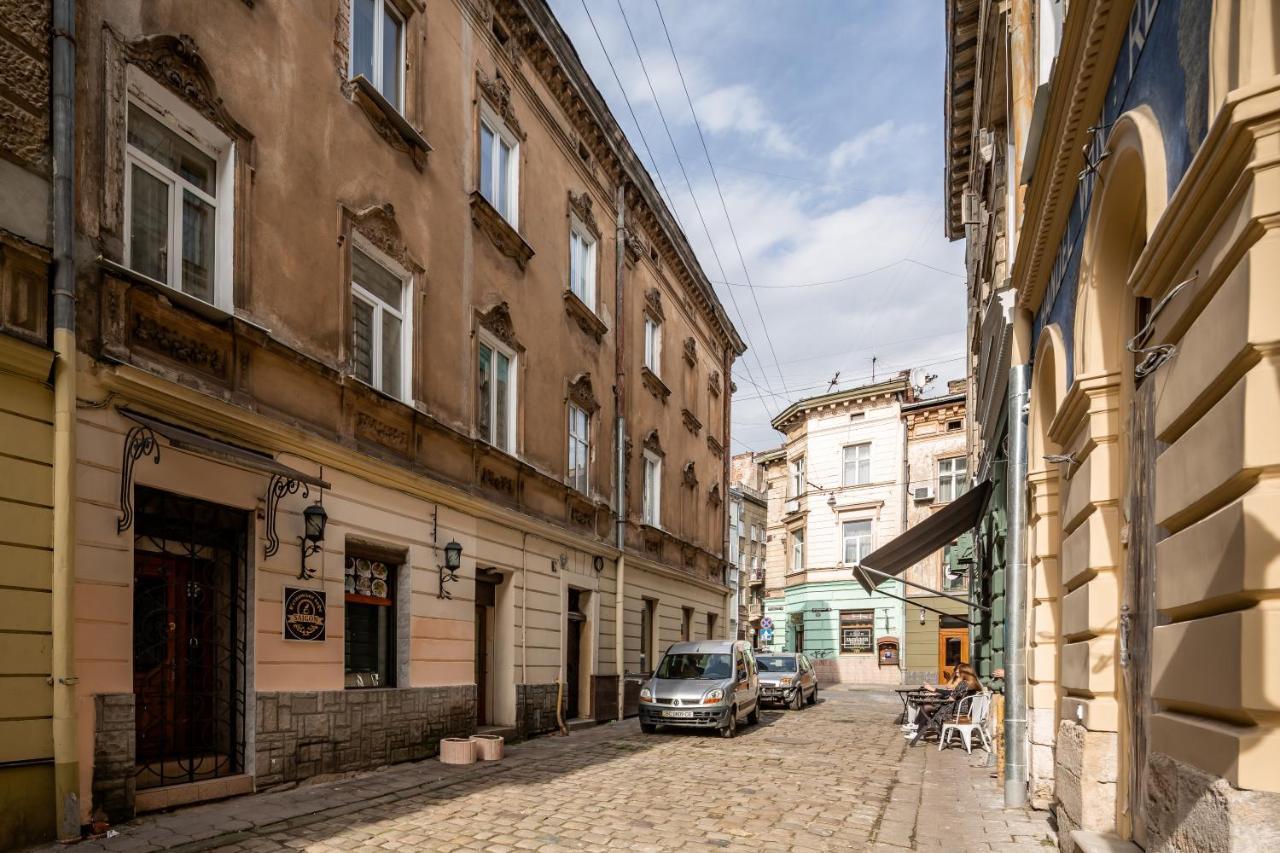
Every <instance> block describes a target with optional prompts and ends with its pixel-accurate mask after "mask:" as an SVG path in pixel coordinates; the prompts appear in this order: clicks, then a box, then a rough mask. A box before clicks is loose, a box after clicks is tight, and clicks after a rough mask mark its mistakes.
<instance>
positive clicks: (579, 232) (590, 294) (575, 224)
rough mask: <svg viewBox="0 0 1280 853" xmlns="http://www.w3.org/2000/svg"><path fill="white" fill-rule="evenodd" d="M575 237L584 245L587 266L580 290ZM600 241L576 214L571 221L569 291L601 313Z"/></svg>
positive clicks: (584, 260) (584, 258)
mask: <svg viewBox="0 0 1280 853" xmlns="http://www.w3.org/2000/svg"><path fill="white" fill-rule="evenodd" d="M574 238H577V239H578V240H579V241H580V242H581V243H582V246H583V256H584V257H583V263H584V264H585V266H586V270H585V274H584V275H583V276H582V291H581V292H579V289H578V284H579V282H578V281H577V279H578V275H577V273H578V269H577V267H576V266H575V265H574V250H573V243H574ZM599 245H600V241H599V240H597V239H596V238H595V235H593V234H592V233H591V232H590V231H589V230H587V227H586V226H585V225H583V224H582V223H581V222H579V221H578V218H577V217H576V216H575V217H573V218H572V219H570V221H569V291H570V292H571V293H572V294H573V295H574V296H576V297H578V298H579V299H580V300H582V303H583V304H584V305H586V306H587V307H588V308H590V309H591V310H592V311H593V312H596V313H599V312H598V310H597V307H596V277H597V272H596V269H597V268H596V264H597V262H598V260H597V259H598V257H599Z"/></svg>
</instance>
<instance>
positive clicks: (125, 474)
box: [116, 425, 160, 533]
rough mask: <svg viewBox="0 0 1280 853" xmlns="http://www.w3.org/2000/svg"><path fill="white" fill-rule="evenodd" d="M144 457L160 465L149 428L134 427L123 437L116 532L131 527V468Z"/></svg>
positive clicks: (156, 447)
mask: <svg viewBox="0 0 1280 853" xmlns="http://www.w3.org/2000/svg"><path fill="white" fill-rule="evenodd" d="M144 456H152V457H154V459H152V461H153V462H154V463H156V464H157V465H158V464H160V444H159V442H157V441H156V434H155V433H154V432H152V431H151V427H149V426H141V425H139V426H136V427H133V428H132V429H130V430H129V432H128V433H126V434H125V437H124V458H123V459H122V460H121V463H120V518H119V519H117V520H116V532H117V533H124V532H125V531H126V530H128V529H129V528H130V527H133V466H134V463H136V462H137V461H138V460H139V459H141V458H142V457H144Z"/></svg>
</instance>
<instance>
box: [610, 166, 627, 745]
mask: <svg viewBox="0 0 1280 853" xmlns="http://www.w3.org/2000/svg"><path fill="white" fill-rule="evenodd" d="M626 253H627V199H626V187H625V185H624V184H622V183H619V184H618V198H617V217H616V225H615V229H614V251H613V254H614V259H613V260H614V270H613V302H614V320H613V335H614V377H613V411H614V435H613V456H614V472H613V479H614V519H615V520H614V536H615V538H616V542H617V546H618V571H617V575H618V579H617V585H616V589H615V590H614V598H613V626H614V634H613V653H614V659H615V661H616V663H615V668H616V669H617V671H618V719H619V720H622V719H623V717H624V716H625V715H626V705H625V702H626V695H627V682H626V678H625V675H626V663H627V648H626V632H625V631H624V628H625V626H626V621H627V620H626V613H627V609H626V607H627V594H626V576H627V422H626V416H625V414H624V412H625V411H626V408H625V407H626V401H627V384H626V383H627V365H626V361H625V356H624V353H625V349H624V344H625V343H626V340H627V324H626V322H625V318H626V311H625V310H624V308H623V301H622V269H623V264H624V263H625V260H626Z"/></svg>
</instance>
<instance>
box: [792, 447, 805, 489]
mask: <svg viewBox="0 0 1280 853" xmlns="http://www.w3.org/2000/svg"><path fill="white" fill-rule="evenodd" d="M804 485H805V480H804V457H803V456H797V457H796V458H795V459H792V460H791V479H790V482H789V483H788V488H789V489H790V491H791V494H790V497H793V498H798V497H800V496H801V495H803V494H804Z"/></svg>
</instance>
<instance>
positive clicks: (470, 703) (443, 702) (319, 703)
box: [254, 684, 476, 789]
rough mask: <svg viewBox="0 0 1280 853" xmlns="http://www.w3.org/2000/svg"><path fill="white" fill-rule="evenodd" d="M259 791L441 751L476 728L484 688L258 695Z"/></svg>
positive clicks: (257, 773)
mask: <svg viewBox="0 0 1280 853" xmlns="http://www.w3.org/2000/svg"><path fill="white" fill-rule="evenodd" d="M256 721H257V748H256V756H257V761H256V765H255V767H254V777H255V780H256V783H257V786H258V788H259V789H261V788H262V787H264V786H267V785H276V784H280V783H282V782H294V781H298V780H300V779H306V778H308V777H311V776H316V775H319V774H321V773H341V772H345V771H349V770H363V769H367V768H370V767H378V766H380V765H383V764H393V763H395V762H400V761H413V760H415V759H420V758H426V757H428V756H430V755H433V754H435V753H436V751H437V750H438V748H439V744H440V739H441V738H446V737H467V736H469V735H471V734H472V733H473V732H474V731H475V722H476V689H475V686H474V685H470V684H462V685H454V686H449V687H409V688H387V689H385V690H372V689H371V690H324V691H314V692H300V693H261V692H260V693H258V694H257V713H256Z"/></svg>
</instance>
